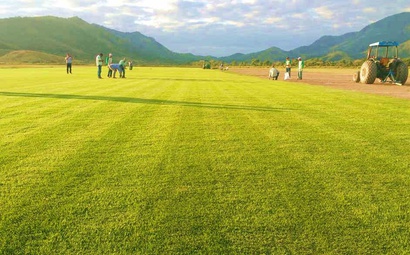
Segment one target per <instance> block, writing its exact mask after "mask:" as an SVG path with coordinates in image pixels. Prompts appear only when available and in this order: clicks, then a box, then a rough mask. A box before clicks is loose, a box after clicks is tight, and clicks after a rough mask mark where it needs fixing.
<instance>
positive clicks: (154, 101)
mask: <svg viewBox="0 0 410 255" xmlns="http://www.w3.org/2000/svg"><path fill="white" fill-rule="evenodd" d="M0 96H9V97H33V98H56V99H79V100H95V101H112V102H121V103H135V104H158V105H180V106H191V107H203V108H216V109H231V110H251V111H276V112H279V111H290V110H293V109H288V108H273V107H260V106H247V105H231V104H213V103H199V102H184V101H173V100H163V99H145V98H133V97H107V96H87V95H70V94H46V93H22V92H6V91H0Z"/></svg>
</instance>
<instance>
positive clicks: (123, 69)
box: [118, 58, 127, 78]
mask: <svg viewBox="0 0 410 255" xmlns="http://www.w3.org/2000/svg"><path fill="white" fill-rule="evenodd" d="M118 64H119V65H120V70H118V71H119V73H120V78H125V67H126V65H127V63H126V62H125V58H123V59H121V60H120V62H119V63H118Z"/></svg>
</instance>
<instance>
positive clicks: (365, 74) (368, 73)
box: [360, 60, 377, 84]
mask: <svg viewBox="0 0 410 255" xmlns="http://www.w3.org/2000/svg"><path fill="white" fill-rule="evenodd" d="M376 76H377V66H376V63H375V62H373V61H371V60H367V61H366V62H364V63H363V65H362V67H361V68H360V82H361V83H365V84H373V83H374V81H375V80H376Z"/></svg>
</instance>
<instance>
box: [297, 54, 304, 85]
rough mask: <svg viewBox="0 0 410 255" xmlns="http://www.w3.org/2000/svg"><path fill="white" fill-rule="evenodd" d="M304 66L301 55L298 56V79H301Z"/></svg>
mask: <svg viewBox="0 0 410 255" xmlns="http://www.w3.org/2000/svg"><path fill="white" fill-rule="evenodd" d="M304 67H305V62H304V61H303V60H302V58H301V57H298V80H302V73H303V68H304Z"/></svg>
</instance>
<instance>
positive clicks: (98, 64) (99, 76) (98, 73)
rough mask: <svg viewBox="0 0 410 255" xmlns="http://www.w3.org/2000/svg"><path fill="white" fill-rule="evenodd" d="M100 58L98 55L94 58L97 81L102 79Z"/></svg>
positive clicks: (101, 61) (100, 55)
mask: <svg viewBox="0 0 410 255" xmlns="http://www.w3.org/2000/svg"><path fill="white" fill-rule="evenodd" d="M102 56H103V54H102V53H100V54H98V55H97V56H96V57H95V64H96V65H97V68H98V69H97V70H98V71H97V75H98V78H99V79H102V77H101V69H102V64H103V60H102Z"/></svg>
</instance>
